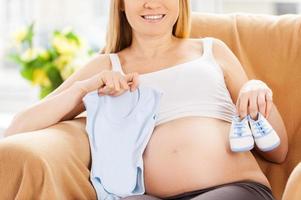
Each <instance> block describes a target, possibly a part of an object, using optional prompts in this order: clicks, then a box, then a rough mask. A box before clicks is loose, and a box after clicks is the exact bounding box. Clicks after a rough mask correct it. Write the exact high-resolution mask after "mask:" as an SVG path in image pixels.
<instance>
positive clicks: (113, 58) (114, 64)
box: [109, 53, 124, 75]
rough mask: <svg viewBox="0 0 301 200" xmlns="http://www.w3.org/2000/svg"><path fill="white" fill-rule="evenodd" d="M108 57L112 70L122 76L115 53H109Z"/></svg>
mask: <svg viewBox="0 0 301 200" xmlns="http://www.w3.org/2000/svg"><path fill="white" fill-rule="evenodd" d="M109 57H110V60H111V64H112V70H113V71H118V72H120V73H121V74H123V75H124V73H123V70H122V67H121V63H120V60H119V57H118V55H117V54H116V53H110V54H109Z"/></svg>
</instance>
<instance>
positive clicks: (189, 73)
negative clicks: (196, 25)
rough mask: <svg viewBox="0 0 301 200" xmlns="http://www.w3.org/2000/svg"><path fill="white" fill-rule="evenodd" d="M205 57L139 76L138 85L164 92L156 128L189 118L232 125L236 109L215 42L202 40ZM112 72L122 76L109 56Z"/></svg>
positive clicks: (111, 56)
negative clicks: (216, 57)
mask: <svg viewBox="0 0 301 200" xmlns="http://www.w3.org/2000/svg"><path fill="white" fill-rule="evenodd" d="M202 42H203V55H202V56H201V57H199V58H196V59H194V60H191V61H188V62H185V63H182V64H177V65H174V66H171V67H167V68H164V69H162V70H158V71H154V72H150V73H145V74H140V75H139V83H140V84H141V85H145V86H150V87H152V88H154V89H159V90H161V91H163V96H162V98H161V101H160V105H159V112H158V115H157V122H156V125H159V124H162V123H164V122H168V121H170V120H174V119H177V118H182V117H187V116H200V117H211V118H218V119H221V120H225V121H228V122H231V121H232V117H233V115H235V113H236V108H235V105H234V103H233V101H232V99H231V97H230V93H229V91H228V89H227V87H226V84H225V79H224V74H223V71H222V69H221V68H220V66H219V65H218V64H217V62H216V61H215V59H214V56H213V53H212V43H213V40H212V38H210V37H206V38H202ZM109 56H110V59H111V63H112V70H114V71H119V72H121V73H122V74H123V75H125V73H124V72H123V70H122V66H121V63H120V60H119V58H118V55H117V54H110V55H109Z"/></svg>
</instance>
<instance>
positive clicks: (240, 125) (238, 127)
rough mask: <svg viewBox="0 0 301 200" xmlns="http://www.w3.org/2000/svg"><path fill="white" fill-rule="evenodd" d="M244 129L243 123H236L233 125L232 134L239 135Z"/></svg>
mask: <svg viewBox="0 0 301 200" xmlns="http://www.w3.org/2000/svg"><path fill="white" fill-rule="evenodd" d="M244 129H245V125H244V124H243V123H237V124H236V125H235V127H234V135H236V136H241V135H242V133H243V131H244Z"/></svg>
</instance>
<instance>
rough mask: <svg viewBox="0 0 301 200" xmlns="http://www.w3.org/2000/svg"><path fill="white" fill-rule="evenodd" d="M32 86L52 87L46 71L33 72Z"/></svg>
mask: <svg viewBox="0 0 301 200" xmlns="http://www.w3.org/2000/svg"><path fill="white" fill-rule="evenodd" d="M32 85H41V86H45V87H47V86H50V85H51V82H50V80H49V78H48V76H47V74H46V73H45V71H44V70H42V69H35V70H34V71H33V79H32Z"/></svg>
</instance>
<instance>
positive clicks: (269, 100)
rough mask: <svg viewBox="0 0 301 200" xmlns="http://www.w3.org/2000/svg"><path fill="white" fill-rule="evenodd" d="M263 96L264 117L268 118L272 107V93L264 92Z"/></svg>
mask: <svg viewBox="0 0 301 200" xmlns="http://www.w3.org/2000/svg"><path fill="white" fill-rule="evenodd" d="M265 98H266V113H265V115H266V118H268V117H269V116H270V113H271V109H272V105H273V98H272V95H271V94H270V93H266V94H265Z"/></svg>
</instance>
